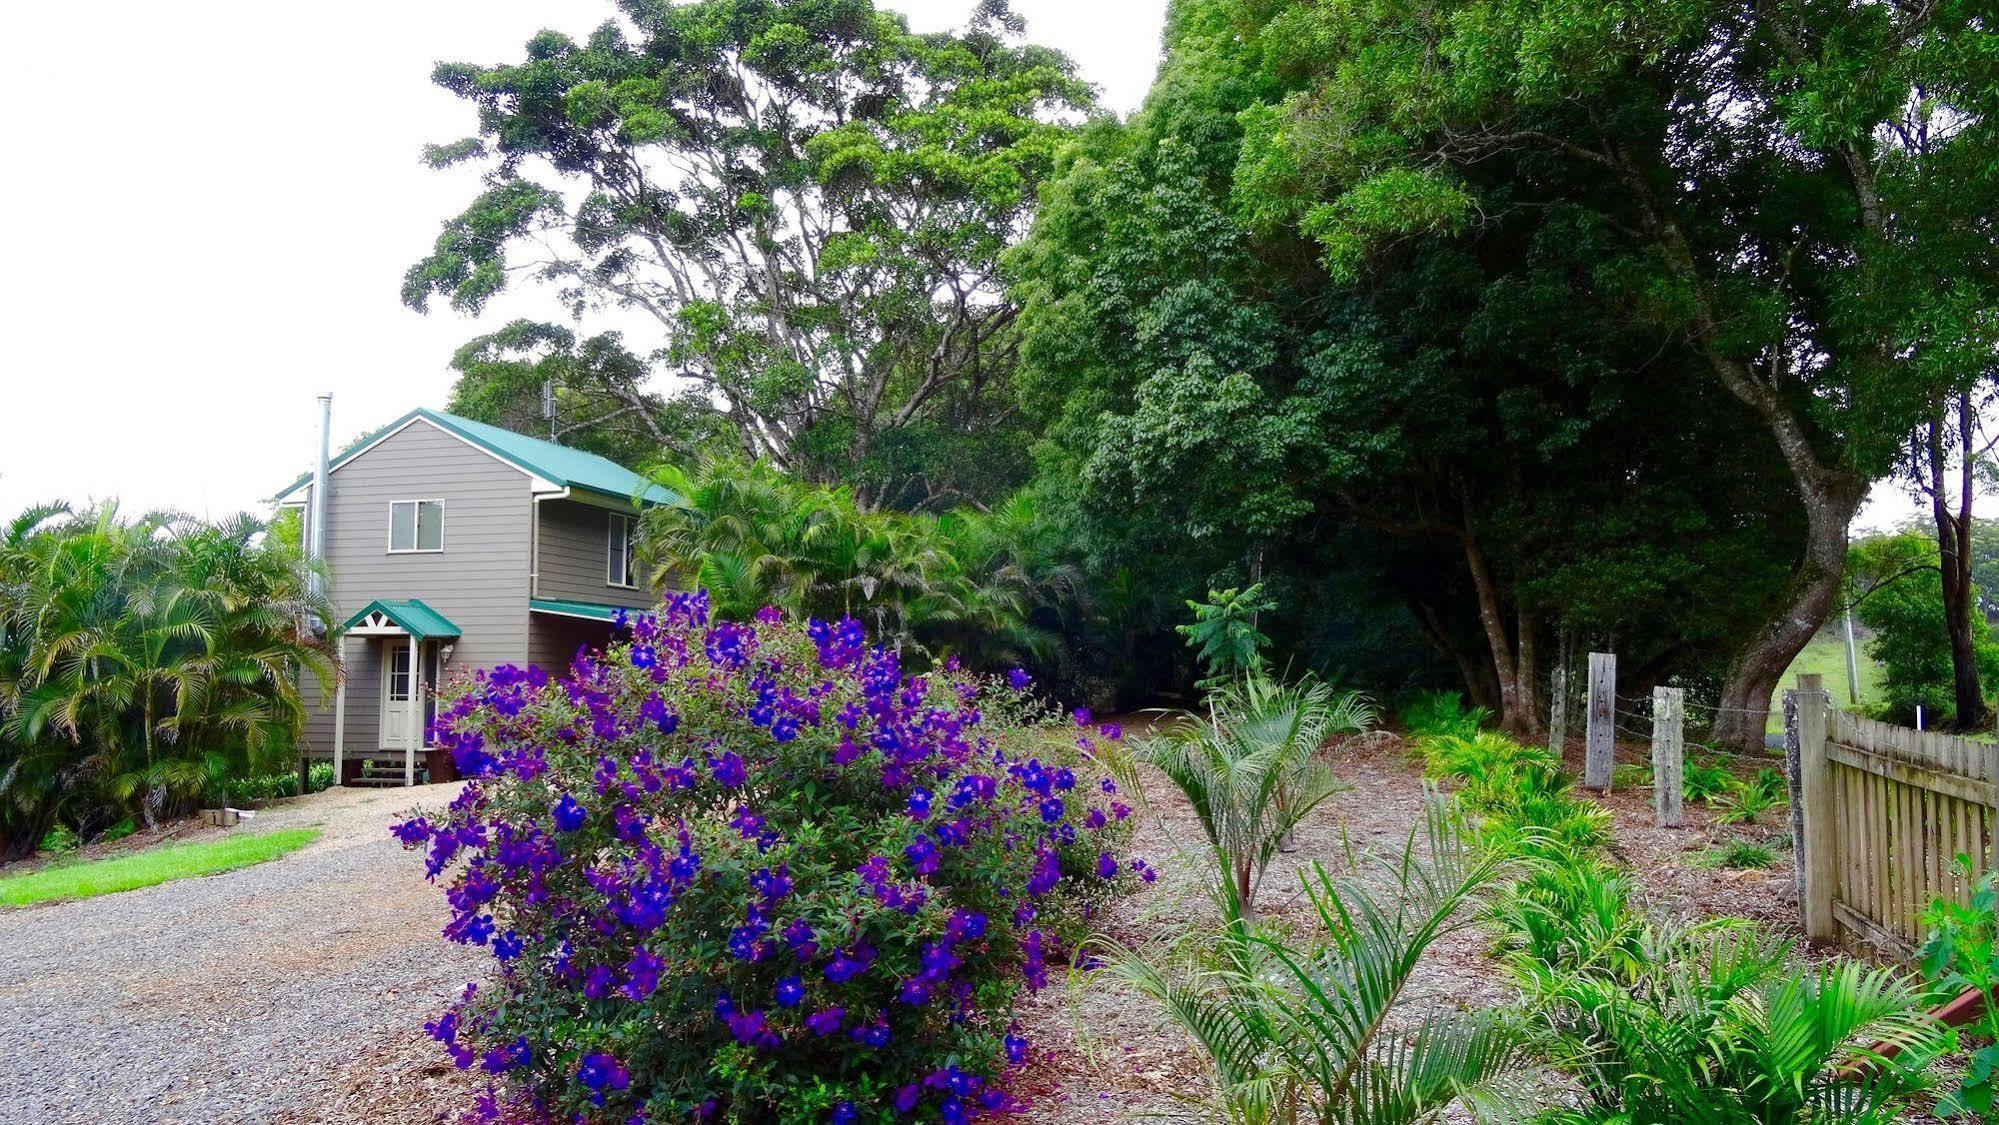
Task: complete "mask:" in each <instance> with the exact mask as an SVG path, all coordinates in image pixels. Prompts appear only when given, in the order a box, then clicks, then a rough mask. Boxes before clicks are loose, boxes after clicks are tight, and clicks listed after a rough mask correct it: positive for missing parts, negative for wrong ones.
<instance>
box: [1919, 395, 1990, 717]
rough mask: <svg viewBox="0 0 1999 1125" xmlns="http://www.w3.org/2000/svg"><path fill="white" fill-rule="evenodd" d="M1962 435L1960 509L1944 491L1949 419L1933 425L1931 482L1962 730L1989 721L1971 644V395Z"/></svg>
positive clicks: (1962, 405)
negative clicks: (1986, 718)
mask: <svg viewBox="0 0 1999 1125" xmlns="http://www.w3.org/2000/svg"><path fill="white" fill-rule="evenodd" d="M1956 410H1957V433H1956V435H1954V438H1953V440H1954V441H1955V442H1956V443H1957V450H1958V454H1959V456H1960V458H1961V459H1962V465H1961V466H1960V471H1959V477H1960V479H1959V481H1958V485H1957V492H1958V495H1957V510H1956V511H1955V512H1953V511H1952V510H1951V504H1950V499H1949V498H1948V497H1947V495H1946V492H1945V489H1944V477H1945V475H1946V472H1947V470H1948V468H1949V463H1950V445H1951V443H1950V442H1947V441H1945V440H1944V436H1943V435H1944V426H1945V425H1946V424H1947V421H1948V420H1947V419H1946V418H1941V417H1940V418H1937V419H1936V420H1935V421H1933V422H1931V423H1930V433H1929V449H1928V453H1929V466H1928V468H1929V478H1930V479H1929V485H1928V488H1927V491H1928V492H1929V494H1930V516H1931V518H1932V519H1933V520H1934V521H1935V523H1936V528H1937V553H1938V555H1939V562H1940V563H1941V564H1942V566H1941V570H1942V573H1943V619H1944V626H1945V628H1946V629H1947V630H1948V632H1949V634H1950V671H1951V694H1952V696H1953V697H1954V698H1955V700H1956V712H1957V714H1956V721H1957V726H1958V729H1960V730H1969V729H1972V728H1974V727H1982V726H1984V725H1985V689H1984V687H1983V686H1982V685H1981V684H1980V683H1979V682H1978V651H1977V647H1976V646H1975V645H1974V644H1973V642H1972V635H1971V613H1972V610H1973V608H1974V607H1975V606H1976V604H1977V601H1978V597H1977V593H1976V591H1975V589H1974V588H1973V587H1972V585H1971V502H1972V495H1973V493H1974V491H1975V490H1976V488H1977V480H1976V478H1975V475H1974V471H1973V466H1974V464H1975V462H1976V460H1977V455H1976V453H1975V452H1974V450H1973V449H1972V440H1973V437H1974V431H1975V428H1976V421H1975V415H1974V414H1973V413H1972V406H1971V396H1970V395H1968V394H1965V395H1960V396H1959V397H1958V400H1957V403H1956Z"/></svg>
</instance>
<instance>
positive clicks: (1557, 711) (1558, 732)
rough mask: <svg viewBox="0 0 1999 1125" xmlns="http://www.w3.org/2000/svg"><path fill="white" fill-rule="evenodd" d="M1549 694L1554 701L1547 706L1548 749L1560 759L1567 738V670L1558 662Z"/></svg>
mask: <svg viewBox="0 0 1999 1125" xmlns="http://www.w3.org/2000/svg"><path fill="white" fill-rule="evenodd" d="M1549 694H1550V695H1552V696H1554V702H1553V703H1551V704H1550V705H1549V707H1548V749H1549V750H1551V751H1553V752H1554V755H1555V759H1556V760H1557V761H1560V760H1561V757H1562V750H1563V747H1564V744H1565V743H1567V741H1568V738H1569V670H1568V669H1567V668H1565V667H1563V666H1562V665H1560V664H1557V665H1555V679H1554V683H1553V684H1552V685H1551V690H1550V692H1549Z"/></svg>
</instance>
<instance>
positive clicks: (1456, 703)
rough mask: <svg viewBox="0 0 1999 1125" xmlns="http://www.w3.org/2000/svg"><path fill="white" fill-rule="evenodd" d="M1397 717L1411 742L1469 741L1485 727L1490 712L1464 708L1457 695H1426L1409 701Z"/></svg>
mask: <svg viewBox="0 0 1999 1125" xmlns="http://www.w3.org/2000/svg"><path fill="white" fill-rule="evenodd" d="M1397 717H1398V718H1399V719H1401V721H1402V729H1403V730H1404V731H1405V732H1407V733H1408V735H1409V737H1411V738H1417V739H1421V738H1428V737H1432V736H1437V735H1455V736H1458V737H1461V738H1469V737H1470V736H1472V735H1475V734H1477V733H1478V732H1479V729H1480V728H1481V727H1483V726H1485V724H1486V721H1487V720H1488V719H1490V718H1492V712H1491V711H1490V710H1489V709H1487V708H1484V707H1467V706H1466V705H1465V698H1464V696H1462V695H1459V694H1458V693H1457V692H1454V691H1429V692H1422V693H1420V694H1418V695H1416V696H1414V697H1413V698H1411V699H1410V700H1409V702H1408V703H1407V704H1405V705H1403V708H1402V712H1401V714H1400V715H1398V716H1397Z"/></svg>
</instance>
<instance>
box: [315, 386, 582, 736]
mask: <svg viewBox="0 0 1999 1125" xmlns="http://www.w3.org/2000/svg"><path fill="white" fill-rule="evenodd" d="M310 491H311V489H310V486H308V487H307V489H306V494H307V495H308V496H309V495H310ZM326 496H327V516H326V567H327V572H328V578H329V580H330V592H331V594H332V597H333V602H334V605H335V607H336V608H337V610H338V613H339V617H340V620H343V621H344V620H345V619H346V617H347V616H348V615H350V614H352V613H354V612H355V611H357V610H359V609H361V608H362V607H363V606H365V605H367V604H368V603H369V602H371V601H375V600H377V599H400V598H419V599H422V600H423V602H424V603H425V604H427V605H429V606H430V607H431V608H432V609H435V610H436V611H437V612H439V613H441V614H443V615H444V616H445V617H448V618H450V619H451V621H452V622H453V623H454V624H456V625H457V626H458V628H459V629H460V630H461V631H462V632H463V634H464V635H463V636H462V637H461V638H460V639H459V640H458V641H457V642H455V646H454V650H453V652H452V657H451V663H450V664H448V665H447V666H445V668H444V678H445V679H446V681H447V682H448V681H449V680H451V679H452V678H453V677H454V676H462V675H465V674H467V673H469V671H470V670H472V669H474V668H490V667H493V666H494V665H497V664H506V663H516V664H518V663H521V662H523V661H525V660H526V659H527V658H528V616H529V615H528V612H527V603H528V575H529V571H530V569H531V563H530V560H529V553H530V550H531V542H532V536H531V531H532V519H533V511H534V499H533V496H532V493H531V491H530V478H529V477H528V475H527V474H526V473H524V472H522V471H521V470H519V469H516V468H514V467H513V466H512V465H509V464H507V463H506V462H504V461H501V460H499V459H497V458H495V457H492V456H490V455H488V454H486V453H484V452H482V451H481V450H479V449H476V448H474V447H473V446H471V445H469V444H467V443H465V442H463V441H460V440H459V439H458V438H456V437H454V436H452V435H451V434H448V433H446V432H444V431H443V430H440V429H438V428H437V427H435V426H433V425H431V424H429V423H427V422H424V421H421V420H418V421H413V422H411V423H410V424H409V425H407V426H405V427H403V428H402V429H401V430H398V431H396V432H395V433H394V434H392V435H390V436H388V437H386V438H383V439H382V440H381V441H380V442H379V443H377V444H376V445H375V446H374V447H373V448H371V449H369V450H367V451H366V452H365V453H363V454H361V455H359V456H357V457H354V458H353V459H352V460H350V461H348V462H346V463H345V464H342V465H341V466H340V467H339V468H338V469H337V470H336V471H335V472H334V473H333V474H332V475H331V476H330V477H329V478H328V486H327V491H326ZM393 500H441V501H443V503H444V549H443V550H442V551H440V552H437V553H434V554H390V553H389V552H388V544H389V503H390V501H393ZM593 600H597V601H602V600H604V599H602V598H597V599H593ZM382 643H383V642H382V639H381V638H373V637H350V638H348V639H347V640H346V642H345V644H346V646H347V655H348V659H349V666H348V681H347V731H346V742H347V746H348V748H349V749H350V750H352V751H354V752H356V753H362V752H368V751H372V750H374V749H375V747H376V746H377V745H378V744H379V741H380V738H379V733H380V729H379V728H380V723H379V718H380V714H381V701H380V698H379V695H380V692H381V675H382V665H381V649H382ZM318 697H319V693H318V692H317V691H315V690H313V689H312V688H311V687H308V688H307V693H306V698H307V700H308V703H309V704H310V705H311V706H312V710H311V714H310V717H309V718H308V721H307V724H306V738H307V739H308V742H309V746H310V749H311V752H312V753H313V754H314V755H315V756H326V755H330V754H331V753H332V749H333V693H332V692H330V691H329V692H327V693H326V694H325V698H324V700H323V701H321V700H320V699H319V698H318Z"/></svg>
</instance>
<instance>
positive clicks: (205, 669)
mask: <svg viewBox="0 0 1999 1125" xmlns="http://www.w3.org/2000/svg"><path fill="white" fill-rule="evenodd" d="M266 532H267V529H266V527H265V526H264V525H263V524H261V523H259V522H257V521H255V520H252V519H250V518H248V517H242V518H238V519H235V520H231V521H227V522H224V523H220V524H212V525H211V524H202V523H197V522H195V521H193V520H190V519H186V518H183V517H168V516H148V517H145V518H142V519H137V520H124V519H120V518H119V516H118V514H117V511H116V509H115V508H113V507H110V506H106V507H103V508H100V509H97V510H95V511H90V512H82V513H76V514H71V513H69V512H67V511H65V510H63V509H60V508H53V509H36V510H32V511H29V512H27V513H25V514H23V515H21V516H20V517H18V518H17V519H15V520H14V521H13V522H12V523H11V524H10V525H8V526H7V527H6V528H5V529H0V853H6V854H16V855H18V854H20V853H22V852H24V851H27V850H31V849H32V848H33V847H34V846H35V844H36V843H37V842H38V841H40V840H41V838H42V836H43V834H44V833H46V832H47V831H48V829H49V827H50V825H52V824H54V823H56V822H57V821H58V820H60V821H61V822H63V823H65V824H67V825H69V826H70V827H71V828H73V829H75V830H76V831H77V832H78V833H79V834H83V835H88V834H91V833H94V832H96V831H98V830H100V829H102V828H104V827H106V826H108V825H110V824H112V823H115V822H117V821H119V820H121V819H123V818H124V817H126V816H127V815H138V816H141V817H143V818H145V819H147V820H148V821H150V820H152V819H154V818H157V817H160V816H163V815H170V814H174V813H178V812H181V811H184V810H186V809H188V808H190V807H191V806H192V805H193V804H194V803H195V802H197V801H199V800H202V799H204V798H208V797H214V796H219V795H220V787H221V786H222V785H223V784H224V783H225V782H226V781H227V780H228V779H230V778H232V777H240V776H244V775H251V774H268V773H271V772H273V771H274V770H277V769H281V768H284V767H285V766H287V765H291V764H293V763H295V762H296V761H297V745H298V737H299V733H300V731H301V730H302V728H303V726H304V722H305V715H306V708H307V706H308V705H309V704H310V703H315V702H317V701H309V700H308V699H307V698H306V697H305V695H304V694H303V692H302V691H301V690H300V688H299V680H298V674H299V672H300V671H301V670H310V671H311V672H313V674H314V675H315V676H316V677H317V678H318V679H319V681H320V682H322V683H330V682H332V681H333V680H334V679H335V678H336V676H337V674H336V672H335V670H334V668H333V666H332V656H331V649H330V647H329V645H328V644H327V642H326V639H325V637H324V636H323V635H322V634H321V633H315V632H314V626H315V625H316V624H317V625H319V626H320V627H321V628H322V630H323V628H324V623H326V622H328V621H329V620H330V619H331V614H332V611H331V609H330V607H329V606H328V605H327V603H326V601H325V599H324V598H323V597H321V596H320V595H319V594H317V593H315V592H314V589H313V584H312V570H311V568H310V566H309V565H308V564H307V563H306V562H305V561H304V559H303V558H302V557H301V556H300V554H299V552H298V551H297V549H296V548H295V546H293V545H291V544H288V543H286V542H284V541H283V537H282V536H277V535H269V534H267V533H266Z"/></svg>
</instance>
